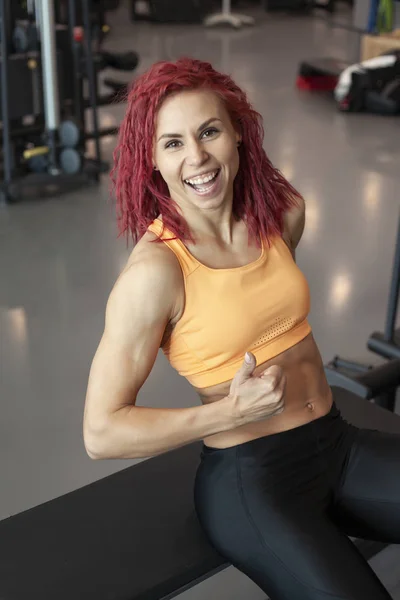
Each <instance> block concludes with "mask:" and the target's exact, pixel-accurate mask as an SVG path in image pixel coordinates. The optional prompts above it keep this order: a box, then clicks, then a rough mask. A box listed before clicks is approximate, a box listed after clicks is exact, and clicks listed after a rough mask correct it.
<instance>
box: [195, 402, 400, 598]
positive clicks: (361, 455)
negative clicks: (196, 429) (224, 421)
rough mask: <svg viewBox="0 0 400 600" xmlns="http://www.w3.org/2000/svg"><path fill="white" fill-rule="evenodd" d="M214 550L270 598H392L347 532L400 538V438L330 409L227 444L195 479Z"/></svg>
mask: <svg viewBox="0 0 400 600" xmlns="http://www.w3.org/2000/svg"><path fill="white" fill-rule="evenodd" d="M194 493H195V505H196V511H197V514H198V517H199V519H200V522H201V524H202V527H203V529H204V531H205V533H206V535H207V537H208V538H209V540H210V542H211V544H212V545H213V546H214V547H215V548H216V550H217V551H218V552H219V553H220V554H221V555H222V556H224V557H225V558H226V559H227V560H228V561H230V562H231V563H232V564H233V565H234V566H235V567H237V568H238V569H239V570H240V571H242V572H243V573H245V574H246V575H247V576H248V577H250V579H251V580H252V581H254V582H255V583H256V584H257V585H258V586H259V587H260V588H261V589H262V590H263V591H264V592H265V593H266V594H268V596H269V597H270V599H271V600H322V599H324V600H328V599H329V600H339V599H340V600H365V599H366V598H370V599H371V600H388V599H389V598H390V595H389V594H388V592H387V591H386V590H385V588H384V587H383V585H382V584H381V582H380V581H379V579H378V578H377V577H376V575H375V574H374V572H373V571H372V569H371V567H370V566H369V564H368V562H367V561H366V560H365V559H364V557H363V556H362V555H361V554H360V552H359V551H358V550H357V548H356V547H355V546H354V544H353V543H352V541H351V540H350V539H349V538H348V537H347V536H353V537H359V538H365V539H369V540H379V541H382V542H391V543H399V542H400V436H399V435H395V434H390V433H382V432H379V431H376V430H366V429H358V428H356V427H354V426H353V425H350V424H349V423H347V422H346V421H345V420H344V418H343V417H342V416H341V413H340V411H339V410H338V408H337V406H336V404H335V403H334V404H333V406H332V409H331V411H330V412H329V414H327V415H326V416H324V417H322V418H319V419H317V420H315V421H312V422H311V423H307V424H306V425H302V426H300V427H296V428H295V429H291V430H289V431H285V432H282V433H278V434H274V435H270V436H265V437H263V438H258V439H256V440H252V441H250V442H245V443H243V444H239V445H237V446H234V447H232V448H227V449H222V450H221V449H213V448H209V447H207V446H205V445H203V450H202V453H201V464H200V466H199V469H198V472H197V476H196V484H195V491H194Z"/></svg>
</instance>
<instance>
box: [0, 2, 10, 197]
mask: <svg viewBox="0 0 400 600" xmlns="http://www.w3.org/2000/svg"><path fill="white" fill-rule="evenodd" d="M9 9H10V7H9V5H8V2H7V0H0V27H1V30H0V35H1V45H0V50H1V110H2V117H1V119H2V123H3V131H2V137H3V182H2V193H1V197H0V203H1V204H4V203H7V202H8V186H9V184H10V183H11V180H12V159H11V135H10V110H9V91H8V57H9V54H10V53H9V44H10V39H11V30H10V29H11V21H10V19H11V14H10V10H9Z"/></svg>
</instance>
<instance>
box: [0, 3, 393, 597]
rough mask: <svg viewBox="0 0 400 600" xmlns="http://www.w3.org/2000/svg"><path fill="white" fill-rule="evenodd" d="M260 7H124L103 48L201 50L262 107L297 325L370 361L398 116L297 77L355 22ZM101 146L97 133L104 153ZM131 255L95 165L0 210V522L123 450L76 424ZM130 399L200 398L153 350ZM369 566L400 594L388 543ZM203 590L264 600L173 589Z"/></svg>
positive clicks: (340, 50)
mask: <svg viewBox="0 0 400 600" xmlns="http://www.w3.org/2000/svg"><path fill="white" fill-rule="evenodd" d="M257 17H258V19H257V25H256V27H255V28H254V29H251V30H246V31H241V32H235V31H230V30H218V31H217V30H215V31H210V30H205V29H203V28H202V27H200V26H199V27H197V26H193V27H185V26H152V25H148V24H135V25H132V23H130V21H129V19H128V16H127V11H126V8H124V7H122V9H121V10H120V11H119V13H118V14H115V15H113V17H112V19H113V21H114V23H115V26H114V28H113V33H112V35H111V37H110V38H109V40H108V42H107V46H108V47H109V48H110V49H115V50H118V49H130V48H133V49H136V50H138V51H139V53H140V55H141V65H140V71H143V70H144V69H146V68H147V67H148V66H149V65H150V64H151V63H153V62H154V61H156V60H158V59H169V58H170V59H174V58H177V57H179V56H181V55H183V54H189V55H192V56H196V57H199V58H202V59H206V60H209V61H211V62H212V63H213V64H214V65H215V67H216V68H218V69H224V70H227V71H229V72H230V73H231V74H232V75H233V76H234V78H235V79H236V80H237V81H238V83H240V84H241V85H242V86H243V87H245V88H246V90H247V92H248V94H249V97H250V98H251V100H252V101H253V102H254V104H255V105H256V107H257V109H258V110H259V111H260V112H261V113H262V114H263V116H264V118H265V132H266V133H265V148H266V150H267V152H268V154H269V155H270V157H271V158H272V160H273V161H274V162H275V164H276V165H277V166H278V167H280V168H281V170H282V171H283V172H284V173H285V174H286V176H287V177H288V178H289V179H290V180H291V181H292V182H293V183H294V184H295V185H296V186H297V187H298V188H299V190H300V191H301V192H302V193H303V194H304V196H305V198H306V201H307V213H308V219H307V228H306V231H305V234H304V238H303V240H302V242H301V245H300V248H299V251H298V262H299V264H300V266H301V267H302V269H303V270H304V272H305V274H306V276H307V277H308V280H309V283H310V286H311V293H312V298H313V302H312V310H311V315H310V321H311V324H312V326H313V329H314V334H315V337H316V339H317V342H318V344H319V347H320V349H321V353H322V356H323V359H324V360H325V361H326V360H328V359H329V358H331V357H332V356H333V355H334V354H336V353H339V354H342V355H345V356H346V357H350V358H353V359H360V360H367V361H372V362H376V361H377V359H376V357H374V356H373V355H371V354H370V353H369V352H368V350H367V349H366V340H367V338H368V335H369V334H370V333H371V331H373V330H375V329H379V328H382V325H383V321H384V316H385V310H386V302H387V292H388V286H389V281H390V273H391V266H392V255H393V250H394V239H395V234H396V222H397V216H398V210H399V194H398V189H399V174H398V173H399V164H400V163H399V158H400V144H399V121H398V120H394V119H391V118H380V117H376V116H366V115H346V114H341V113H339V112H338V111H337V110H336V108H335V106H334V105H333V104H332V102H331V101H329V100H328V99H326V98H321V97H318V96H317V95H310V94H308V93H301V92H299V91H297V90H296V88H295V86H294V83H295V77H296V72H297V67H298V62H299V60H301V59H303V58H307V57H313V56H323V55H327V56H336V57H338V58H344V59H348V60H351V61H352V60H355V59H357V56H358V44H359V39H358V36H357V35H356V34H354V33H350V32H348V31H345V30H343V29H338V28H332V27H330V26H329V25H327V23H326V21H324V20H323V19H310V18H302V17H293V16H282V15H281V16H274V17H271V16H269V15H267V14H265V13H263V12H261V11H260V12H259V13H257ZM341 18H342V19H343V20H344V21H346V19H348V16H347V15H342V16H341ZM112 75H114V76H115V74H112ZM125 78H126V75H125ZM123 111H124V107H123V106H114V107H107V108H104V109H102V111H101V115H102V122H103V123H104V124H105V125H112V124H113V123H118V121H119V120H120V118H121V116H122V114H123ZM114 144H115V138H107V139H103V144H102V145H103V149H104V153H105V156H108V157H111V152H112V149H113V146H114ZM129 251H130V249H127V248H126V247H125V243H124V242H123V241H122V240H117V237H116V227H115V219H114V214H113V210H112V206H111V205H110V203H109V200H108V178H107V176H104V178H103V181H102V185H101V186H100V187H92V188H90V189H85V190H81V191H79V192H76V193H73V194H69V195H68V196H64V197H61V198H55V199H51V200H46V201H43V200H42V201H41V200H38V201H34V202H27V203H23V204H19V205H15V206H12V207H7V208H4V209H2V210H0V274H1V277H0V281H1V287H0V331H1V338H0V339H1V345H0V397H1V400H2V403H1V405H2V408H1V417H0V480H1V482H2V485H1V487H2V493H1V497H0V519H1V518H5V517H7V516H9V515H12V514H15V513H18V512H20V511H22V510H25V509H28V508H30V507H33V506H35V505H37V504H39V503H42V502H44V501H46V500H50V499H51V498H54V497H57V496H59V495H61V494H64V493H66V492H68V491H70V490H73V489H76V488H78V487H80V486H82V485H85V484H87V483H89V482H92V481H95V480H97V479H99V478H101V477H103V476H105V475H107V474H110V473H113V472H115V471H117V470H120V469H122V468H125V467H127V466H129V464H131V463H132V464H133V462H134V461H104V462H93V461H91V460H90V459H89V458H88V457H87V455H86V453H85V450H84V447H83V442H82V434H81V428H82V411H83V404H84V398H85V391H86V384H87V377H88V370H89V366H90V362H91V359H92V357H93V354H94V352H95V350H96V347H97V344H98V342H99V339H100V336H101V334H102V328H103V322H104V309H105V304H106V301H107V297H108V294H109V292H110V289H111V287H112V285H113V283H114V281H115V279H116V278H117V276H118V273H119V272H120V270H121V269H122V267H123V265H124V262H125V260H126V258H127V256H128V253H129ZM138 403H139V404H143V405H151V406H155V407H157V406H158V407H161V406H169V407H185V406H189V405H192V404H194V403H196V404H198V400H197V398H196V396H195V394H194V392H193V391H192V390H191V389H190V387H189V385H188V384H187V383H186V382H185V381H184V380H182V379H180V378H179V377H178V376H177V374H176V373H175V372H173V371H172V370H171V368H170V367H169V365H168V364H167V362H166V360H165V359H164V357H163V355H162V354H161V353H160V355H159V357H158V359H157V361H156V364H155V368H154V370H153V372H152V374H151V376H150V378H149V380H148V381H147V382H146V384H145V386H144V388H143V390H142V393H141V394H140V396H139V400H138ZM372 562H373V565H374V568H375V569H376V571H377V573H378V574H379V576H380V577H381V578H382V580H383V581H384V583H385V584H386V585H387V586H388V588H389V589H390V590H392V591H393V594H394V596H393V597H395V598H400V587H399V584H400V552H399V550H398V549H397V548H393V547H392V548H390V549H388V550H387V551H386V552H385V553H384V554H383V555H381V556H380V557H378V558H377V559H374V561H372ZM206 596H213V597H218V598H219V599H220V600H223V599H224V598H229V599H230V600H236V599H238V600H239V598H240V599H242V598H244V597H246V598H249V599H250V598H251V599H254V600H255V599H256V598H263V597H264V595H263V594H262V593H261V592H260V590H259V589H258V588H257V587H256V586H255V585H254V584H253V583H252V582H251V581H249V580H248V579H247V578H246V577H245V576H243V575H242V574H240V573H239V572H237V571H236V570H235V569H233V568H231V569H228V570H227V571H225V572H223V573H221V574H219V575H218V576H216V577H214V578H212V579H211V580H208V581H206V582H204V583H203V584H201V585H200V586H198V587H196V588H195V589H193V590H190V591H189V592H186V593H185V594H184V595H182V598H185V600H189V599H191V600H194V599H198V598H204V597H206Z"/></svg>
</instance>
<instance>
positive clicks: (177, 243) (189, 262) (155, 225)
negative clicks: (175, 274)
mask: <svg viewBox="0 0 400 600" xmlns="http://www.w3.org/2000/svg"><path fill="white" fill-rule="evenodd" d="M162 229H163V223H162V221H161V220H160V219H155V220H154V221H153V222H152V223H151V224H150V225H149V227H148V230H149V231H152V232H153V233H155V234H156V235H157V236H159V237H160V238H161V239H162V240H163V242H164V244H166V246H168V248H170V249H171V250H172V252H173V253H174V254H175V256H176V258H177V259H178V261H179V264H180V266H181V269H182V272H183V274H184V276H185V277H187V276H188V275H190V274H191V273H193V271H195V269H197V268H198V267H199V265H200V263H199V262H198V261H197V260H196V259H195V258H194V256H192V255H191V254H190V252H189V251H188V249H187V248H186V246H185V245H184V244H183V243H182V242H181V240H179V239H175V240H168V239H167V240H166V239H165V238H171V237H174V234H173V233H172V232H171V231H169V230H168V229H167V228H164V233H163V234H162Z"/></svg>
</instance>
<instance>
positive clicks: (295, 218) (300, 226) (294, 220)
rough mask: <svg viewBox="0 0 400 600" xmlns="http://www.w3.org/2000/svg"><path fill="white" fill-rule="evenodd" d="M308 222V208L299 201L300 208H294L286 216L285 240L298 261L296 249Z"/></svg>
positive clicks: (302, 201)
mask: <svg viewBox="0 0 400 600" xmlns="http://www.w3.org/2000/svg"><path fill="white" fill-rule="evenodd" d="M305 222H306V206H305V202H304V200H303V199H301V200H299V201H298V206H296V207H295V208H292V210H290V211H288V212H286V213H285V215H284V231H283V239H284V240H285V242H286V243H287V245H288V246H289V248H290V250H291V252H292V254H293V258H294V260H296V256H295V253H296V248H297V245H298V243H299V242H300V239H301V236H302V235H303V231H304V227H305Z"/></svg>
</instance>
